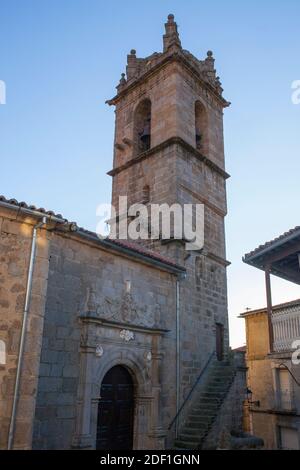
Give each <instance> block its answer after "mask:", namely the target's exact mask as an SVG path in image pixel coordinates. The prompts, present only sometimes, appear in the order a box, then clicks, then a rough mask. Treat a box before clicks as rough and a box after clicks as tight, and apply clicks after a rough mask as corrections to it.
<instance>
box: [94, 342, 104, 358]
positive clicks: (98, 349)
mask: <svg viewBox="0 0 300 470" xmlns="http://www.w3.org/2000/svg"><path fill="white" fill-rule="evenodd" d="M103 353H104V351H103V348H102V346H100V345H99V344H98V345H97V346H96V351H95V355H96V356H97V357H102V356H103Z"/></svg>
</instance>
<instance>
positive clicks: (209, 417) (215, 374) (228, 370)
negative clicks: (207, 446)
mask: <svg viewBox="0 0 300 470" xmlns="http://www.w3.org/2000/svg"><path fill="white" fill-rule="evenodd" d="M234 377H235V368H234V366H233V365H232V364H230V363H229V362H216V363H214V364H213V365H212V366H211V370H210V371H209V374H208V377H207V380H206V383H205V385H204V386H203V387H202V389H201V390H199V391H198V392H197V391H195V395H194V396H193V397H192V401H193V402H192V406H191V407H190V409H189V412H188V415H187V418H186V419H185V422H184V424H183V426H182V427H181V428H180V430H179V436H178V439H176V441H175V448H176V449H201V447H202V445H203V443H204V441H205V438H206V437H207V435H208V433H209V432H210V430H211V428H212V426H213V424H214V422H215V419H216V418H217V416H218V414H219V412H220V408H221V406H222V403H223V401H224V399H225V397H226V395H227V393H228V391H229V390H230V387H231V385H232V383H233V380H234Z"/></svg>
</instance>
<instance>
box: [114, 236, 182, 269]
mask: <svg viewBox="0 0 300 470" xmlns="http://www.w3.org/2000/svg"><path fill="white" fill-rule="evenodd" d="M107 240H108V241H109V242H111V243H112V244H114V245H118V246H121V247H123V248H127V249H129V250H133V251H135V252H137V253H140V254H142V255H144V256H148V257H150V258H153V259H155V260H157V261H160V262H161V263H165V264H169V265H170V266H174V267H176V268H178V269H181V270H182V271H185V268H183V267H182V266H179V265H178V264H176V263H174V262H173V261H171V260H170V259H169V258H167V257H165V256H162V255H161V254H159V253H157V252H155V251H152V250H150V249H148V248H144V247H143V246H142V245H140V244H138V243H134V242H132V241H128V240H111V239H107Z"/></svg>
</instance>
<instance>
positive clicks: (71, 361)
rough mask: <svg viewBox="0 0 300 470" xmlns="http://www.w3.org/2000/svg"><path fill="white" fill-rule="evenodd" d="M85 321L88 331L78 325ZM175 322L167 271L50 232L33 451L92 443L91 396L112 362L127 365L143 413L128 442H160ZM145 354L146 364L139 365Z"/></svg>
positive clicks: (167, 412)
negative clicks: (125, 335) (126, 335)
mask: <svg viewBox="0 0 300 470" xmlns="http://www.w3.org/2000/svg"><path fill="white" fill-rule="evenodd" d="M126 281H130V283H131V291H130V294H128V293H127V294H126V291H125V289H126ZM80 317H82V318H80ZM87 321H88V324H89V330H88V332H89V333H88V334H86V333H85V329H84V328H85V326H84V325H85V322H87ZM103 321H104V324H103ZM107 322H108V323H107ZM109 322H111V323H109ZM115 322H116V323H117V325H118V326H116V325H115V324H114V323H115ZM175 322H176V309H175V279H174V276H172V275H171V274H169V273H166V272H163V271H161V270H158V269H155V268H151V267H150V266H146V265H144V264H143V263H139V262H134V261H133V260H130V259H128V258H125V257H121V256H118V255H116V254H112V253H109V252H107V251H104V250H103V249H99V247H97V246H95V245H93V243H88V242H83V241H82V239H79V238H78V237H76V236H73V238H72V237H70V236H69V237H68V238H65V237H64V236H60V235H55V236H54V238H53V240H52V244H51V250H50V268H49V280H48V291H47V303H46V316H45V325H44V333H43V345H42V355H41V364H40V380H39V388H38V398H37V408H36V415H35V430H34V441H33V442H34V448H39V449H45V448H47V449H53V448H60V449H69V448H70V447H71V446H72V445H75V446H88V447H89V446H92V447H93V446H94V445H95V437H96V436H95V432H96V424H95V423H96V413H97V406H95V400H96V399H97V398H98V397H99V395H100V386H101V381H102V379H103V377H104V375H103V374H104V373H105V372H106V371H107V370H108V369H107V368H109V367H112V366H113V365H115V364H116V363H117V364H121V365H122V364H124V365H125V366H126V367H127V368H128V369H129V370H130V372H131V373H132V375H133V376H134V381H135V382H136V383H138V384H139V385H138V386H139V390H142V392H138V397H139V399H138V401H139V403H140V408H139V412H140V413H142V414H143V413H144V416H145V418H144V422H143V423H142V424H141V421H138V420H137V421H136V423H138V422H139V423H140V424H139V426H140V430H142V432H141V436H143V440H142V442H141V441H137V440H136V441H135V442H136V445H137V446H139V447H140V446H146V447H147V446H148V448H149V446H150V448H151V447H152V446H156V448H157V447H159V446H160V447H161V446H163V444H162V441H161V437H160V436H158V435H159V432H160V433H162V429H163V428H164V429H166V428H167V426H168V424H169V422H170V421H171V419H172V418H173V416H174V415H175V402H176V391H175V383H176V380H175V373H176V361H175V359H174V358H175V339H176V328H175V325H176V323H175ZM124 329H126V330H130V331H131V330H132V331H134V338H132V339H131V340H128V341H126V340H125V341H124V339H121V337H120V333H121V331H122V330H124ZM162 330H170V331H169V333H168V332H164V331H162ZM91 331H92V333H91ZM157 342H158V343H159V344H158V343H157ZM97 345H101V347H102V348H103V355H102V356H101V357H98V356H97V355H96V347H97ZM149 352H150V353H151V355H152V362H150V364H149V365H151V364H152V365H151V367H150V369H149V367H148V366H147V367H146V365H147V360H146V356H147V353H149ZM147 357H148V356H147ZM145 374H146V375H145ZM82 394H85V395H87V394H90V395H89V399H88V400H87V403H88V402H89V403H91V402H92V401H93V403H94V405H93V407H92V409H90V408H89V406H90V405H87V406H85V405H84V406H83V407H82V406H81V404H82V402H83V396H82ZM157 394H158V395H157ZM146 395H147V397H148V398H147V397H146ZM149 397H150V401H149ZM146 398H147V399H148V402H147V403H146V401H147V399H146ZM97 403H98V402H97ZM143 407H144V410H143V411H142V409H143ZM155 407H158V408H157V410H159V412H158V411H156V412H155ZM87 415H88V416H89V418H88V419H87ZM159 416H161V418H160V419H161V423H158V419H159ZM136 426H138V424H136ZM135 432H136V434H137V433H138V429H136V431H135ZM150 435H152V437H151V436H150ZM153 436H154V437H153ZM155 436H156V437H155ZM153 439H154V440H155V439H156V442H154V441H153Z"/></svg>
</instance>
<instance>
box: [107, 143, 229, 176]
mask: <svg viewBox="0 0 300 470" xmlns="http://www.w3.org/2000/svg"><path fill="white" fill-rule="evenodd" d="M174 144H175V145H180V146H181V147H183V148H185V149H186V150H188V151H189V152H190V153H191V154H192V155H193V156H194V157H196V158H197V159H198V160H200V161H202V162H203V163H204V164H205V165H207V166H208V167H210V168H211V169H212V170H213V171H215V172H216V173H218V174H219V175H220V176H222V178H224V179H225V180H226V179H228V178H230V175H229V174H228V173H227V172H226V171H225V170H223V168H221V167H220V166H218V165H217V164H216V163H214V162H213V161H212V160H210V159H209V158H208V157H206V156H204V155H202V154H201V153H200V152H199V151H198V150H197V149H195V148H194V147H192V146H191V145H190V144H188V143H187V142H185V140H183V139H181V138H180V137H171V138H170V139H167V140H165V141H164V142H162V143H160V144H159V145H156V146H155V147H152V148H151V149H150V150H148V151H147V152H144V153H141V154H140V155H138V156H136V157H134V158H132V159H131V160H128V161H127V162H126V163H124V164H123V165H120V166H118V167H116V168H113V169H112V170H110V171H109V172H108V173H107V174H108V175H109V176H115V175H117V174H118V173H121V172H122V171H124V170H126V169H127V168H130V167H131V166H133V165H135V164H137V163H140V162H141V161H143V160H146V159H147V158H149V157H151V156H152V155H153V154H155V153H157V152H159V151H161V150H164V149H165V148H167V147H170V146H171V145H174Z"/></svg>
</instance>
